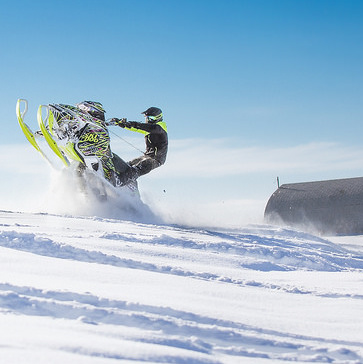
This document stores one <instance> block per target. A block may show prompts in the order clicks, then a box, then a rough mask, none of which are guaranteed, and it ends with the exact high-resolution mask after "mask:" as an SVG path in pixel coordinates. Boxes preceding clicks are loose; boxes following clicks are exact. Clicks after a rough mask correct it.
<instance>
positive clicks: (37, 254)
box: [0, 211, 363, 364]
mask: <svg viewBox="0 0 363 364" xmlns="http://www.w3.org/2000/svg"><path fill="white" fill-rule="evenodd" d="M0 325H1V326H0V327H1V329H0V357H1V363H17V364H18V363H37V364H42V363H47V364H48V363H52V364H53V363H62V364H63V363H116V362H118V361H120V362H130V363H135V362H150V363H286V362H289V361H291V362H314V363H315V362H316V363H362V362H363V238H362V237H334V238H326V239H324V238H321V237H316V236H313V235H309V234H307V233H303V232H298V231H294V230H289V229H285V228H279V227H273V226H267V225H250V226H246V227H242V228H239V229H234V230H232V229H202V228H190V227H189V228H188V227H183V226H175V225H170V224H162V223H157V224H155V223H141V222H131V221H127V220H126V219H124V220H120V219H110V218H105V217H103V218H101V217H86V216H83V217H82V216H77V215H73V216H66V215H62V214H51V213H30V212H16V211H0Z"/></svg>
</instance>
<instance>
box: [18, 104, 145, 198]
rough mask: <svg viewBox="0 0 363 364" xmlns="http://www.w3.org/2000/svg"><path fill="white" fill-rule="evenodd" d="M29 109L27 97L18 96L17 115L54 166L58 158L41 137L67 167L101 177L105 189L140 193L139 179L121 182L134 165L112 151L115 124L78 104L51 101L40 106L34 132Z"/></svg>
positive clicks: (86, 175)
mask: <svg viewBox="0 0 363 364" xmlns="http://www.w3.org/2000/svg"><path fill="white" fill-rule="evenodd" d="M22 104H24V109H23V111H21V105H22ZM27 111H28V102H27V100H24V99H18V101H17V105H16V115H17V118H18V122H19V125H20V127H21V129H22V131H23V132H24V134H25V136H26V138H27V139H28V141H29V142H30V143H31V145H32V146H33V147H34V148H35V149H36V150H37V151H38V152H39V153H40V154H41V155H42V156H43V157H44V158H45V159H46V160H47V161H48V162H49V163H50V164H51V165H52V166H53V167H54V162H52V161H51V158H49V153H48V154H47V152H45V150H44V149H43V148H42V147H41V146H40V143H39V142H38V140H39V139H45V141H46V144H47V145H48V146H49V147H50V149H51V151H52V152H53V153H54V154H55V155H56V156H57V157H58V158H59V160H60V161H61V162H62V163H63V164H64V165H65V166H66V167H72V168H74V169H75V170H76V171H77V173H78V175H79V177H80V178H83V179H84V180H87V181H89V180H92V179H93V180H95V179H98V182H102V183H101V184H102V185H103V189H107V190H108V191H110V189H111V190H112V189H113V190H114V191H113V192H115V189H116V190H117V189H119V188H127V189H129V190H131V191H133V192H134V193H135V194H138V187H137V181H135V180H132V181H129V182H128V183H127V184H126V185H123V184H122V183H121V180H122V178H121V177H122V175H123V174H126V173H128V172H129V170H130V168H131V167H130V165H129V164H128V163H126V162H125V161H124V160H122V159H121V158H120V157H118V156H117V155H116V154H114V153H112V151H111V148H110V136H109V132H108V128H107V127H108V126H109V125H112V124H110V123H108V122H107V121H102V120H100V119H97V118H95V117H92V116H91V115H89V114H87V113H85V112H83V111H82V110H80V109H79V108H77V107H75V106H71V105H65V104H48V105H40V106H39V108H38V113H37V120H38V125H39V128H40V130H39V131H37V132H33V131H32V130H31V128H30V127H29V126H28V125H27V124H26V123H25V122H24V116H25V114H26V113H27ZM44 113H45V116H44V117H43V114H44ZM48 152H49V151H48ZM98 184H99V183H98ZM98 188H99V187H98ZM103 194H104V195H105V194H106V193H105V192H103Z"/></svg>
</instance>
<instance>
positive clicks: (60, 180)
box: [42, 168, 162, 223]
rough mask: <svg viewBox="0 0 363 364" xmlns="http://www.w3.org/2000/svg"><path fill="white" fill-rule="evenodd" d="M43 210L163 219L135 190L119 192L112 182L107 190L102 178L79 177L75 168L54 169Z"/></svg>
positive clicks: (145, 219) (140, 218) (128, 218)
mask: <svg viewBox="0 0 363 364" xmlns="http://www.w3.org/2000/svg"><path fill="white" fill-rule="evenodd" d="M97 182H98V183H97ZM110 194H112V196H111V198H110ZM42 210H44V211H46V212H49V213H55V214H66V215H68V214H70V215H81V216H98V217H105V218H113V219H122V220H130V221H134V222H145V223H162V221H161V219H158V218H157V217H156V216H155V215H154V214H153V212H152V211H151V210H150V209H149V207H148V206H147V205H145V204H144V203H143V202H142V201H141V199H140V197H139V196H138V195H137V194H136V193H135V192H132V191H131V190H129V189H127V188H124V189H120V190H119V191H117V192H116V191H115V190H114V189H112V188H111V186H110V188H107V191H106V189H105V188H104V186H102V185H101V183H100V181H89V180H85V179H80V178H79V176H77V172H76V171H75V170H74V168H64V169H62V170H60V171H53V172H52V175H51V183H50V188H49V190H48V191H47V193H46V195H45V199H44V202H43V206H42Z"/></svg>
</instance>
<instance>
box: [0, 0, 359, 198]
mask: <svg viewBox="0 0 363 364" xmlns="http://www.w3.org/2000/svg"><path fill="white" fill-rule="evenodd" d="M362 19H363V2H362V1H358V0H357V1H350V0H344V1H343V0H341V1H335V0H311V1H310V0H305V1H303V0H295V1H292V0H289V1H279V0H276V1H271V0H269V1H267V0H265V1H263V0H253V1H252V0H250V1H244V0H239V1H234V0H226V1H222V0H219V1H216V0H183V1H179V0H138V1H134V0H126V1H125V0H105V1H103V2H102V3H101V2H99V1H92V0H89V1H68V0H66V1H22V0H20V1H17V2H12V3H10V2H7V3H6V5H3V6H2V11H1V13H0V24H1V25H0V26H1V32H0V37H1V38H0V39H1V58H0V80H1V85H2V87H1V89H0V96H1V98H0V100H1V101H0V102H1V109H2V111H3V112H2V118H1V119H2V121H1V124H2V133H1V135H0V142H1V145H2V146H6V145H8V144H13V143H25V141H24V137H23V135H22V134H21V133H20V132H19V128H18V126H17V124H16V118H15V104H16V100H17V99H18V98H20V97H21V98H26V99H28V101H29V113H28V116H27V117H28V124H30V125H31V124H32V123H33V122H34V125H35V116H36V110H37V107H38V105H39V104H47V103H52V102H56V103H69V104H74V103H76V102H79V101H81V100H83V99H94V100H98V101H101V102H102V103H103V104H104V107H105V108H106V110H107V117H114V116H120V117H121V116H125V117H127V118H129V119H130V120H142V118H141V116H140V112H141V111H143V110H145V109H146V108H147V107H149V106H152V105H153V106H158V107H161V108H162V109H163V111H164V115H165V119H166V121H167V123H168V128H169V135H170V139H171V141H174V145H175V146H176V145H177V146H178V147H177V148H176V147H175V149H174V150H175V153H174V154H171V156H170V163H174V164H173V165H172V166H169V167H168V168H169V169H170V170H174V169H173V168H178V167H176V165H177V166H183V168H184V170H185V175H184V178H186V179H187V178H194V180H195V181H196V180H197V179H198V180H199V178H203V175H204V176H206V175H207V174H208V173H207V172H206V171H205V169H206V168H205V167H207V170H218V171H219V173H218V174H217V175H214V177H209V178H212V182H213V183H214V184H215V185H216V186H217V187H216V188H217V190H213V188H212V187H211V184H212V185H213V183H211V181H210V180H207V179H206V178H205V180H204V181H203V190H204V191H205V196H206V199H207V196H209V195H213V196H222V195H221V193H222V192H221V190H223V189H224V188H223V186H228V188H227V189H228V190H229V191H233V190H234V193H231V192H229V194H228V196H227V195H226V196H225V198H226V199H227V198H228V199H233V198H234V199H239V198H240V199H249V198H250V197H256V195H258V193H256V188H258V190H259V191H263V193H262V194H261V196H262V197H261V198H263V199H265V198H266V197H268V196H269V195H270V193H272V192H273V191H274V188H275V187H276V186H274V185H273V183H272V182H271V181H272V180H273V181H274V180H275V177H276V175H278V174H282V175H283V176H284V179H285V182H291V181H295V180H309V179H323V178H342V177H350V176H356V175H360V174H359V173H361V172H360V171H361V170H362V169H363V168H360V163H361V157H360V152H361V144H362V142H361V140H362V133H363V127H362V119H363V109H362V91H363V71H362V69H363V68H362V64H363V45H362V44H363V22H362ZM32 118H34V121H32V120H31V119H32ZM123 136H126V137H128V136H129V135H124V134H123ZM130 137H131V136H130ZM132 137H133V136H132ZM141 147H142V141H141ZM170 148H171V153H173V145H172V144H171V146H170ZM183 148H188V153H187V152H186V153H184V157H183ZM307 150H308V152H307ZM185 151H186V149H185ZM298 151H301V153H304V152H305V157H306V160H304V161H302V160H301V159H302V158H303V156H302V155H301V154H299V152H298ZM193 153H194V154H193ZM314 153H315V154H314ZM119 154H121V155H122V152H121V153H119ZM191 154H192V156H191ZM352 155H353V156H354V159H353V160H352V158H353V157H352ZM176 156H178V159H176ZM264 156H265V157H264ZM271 156H275V159H273V160H271ZM294 156H295V157H294ZM325 156H326V158H325ZM183 158H184V159H183ZM284 158H292V159H293V158H295V161H296V163H295V166H294V159H293V160H292V161H290V160H289V161H285V162H286V163H285V162H284ZM324 158H325V159H324ZM297 159H298V160H297ZM192 160H193V162H194V161H195V162H196V163H195V165H200V166H201V167H200V169H199V170H200V174H199V175H198V173H197V172H198V171H192V170H193V168H190V166H188V164H192ZM316 160H318V161H320V162H319V163H321V164H318V165H317V166H315V167H313V168H312V167H311V165H310V166H309V163H313V162H314V163H318V162H317V161H316ZM342 160H343V162H341V161H342ZM299 161H300V162H301V163H300V162H299ZM189 162H190V163H189ZM231 162H232V163H235V164H236V165H238V166H239V167H238V168H236V170H241V171H240V172H238V173H231V172H230V170H231V167H230V166H229V167H228V171H227V170H226V169H224V168H223V166H224V164H226V165H229V164H230V163H231ZM262 162H264V163H262ZM279 162H281V164H278V163H279ZM274 163H276V167H275V165H274ZM251 165H253V166H255V167H254V168H252V170H251V169H249V168H250V167H249V166H251ZM337 165H339V166H340V169H337ZM256 166H260V169H259V170H258V168H257V167H256ZM287 166H288V167H287ZM362 167H363V165H362ZM163 168H165V170H164V172H162V171H160V172H159V171H158V172H157V174H159V175H160V176H162V178H164V179H165V180H167V178H168V175H167V172H168V168H166V167H163ZM180 168H181V167H180ZM226 168H227V167H226ZM232 169H233V168H232ZM202 170H203V172H202ZM243 171H244V172H243ZM173 173H174V172H173ZM157 174H155V175H154V178H156V176H157ZM231 175H233V178H232V177H231ZM224 176H226V177H227V178H228V180H224V179H223V177H224ZM169 177H170V176H169ZM145 178H149V177H145ZM150 178H153V177H152V176H150ZM206 180H207V181H208V182H206ZM261 180H264V181H268V183H267V184H266V185H264V186H262V185H261ZM183 182H184V186H185V185H187V184H188V183H187V182H186V181H185V180H184V181H183ZM199 182H200V180H199ZM158 183H159V182H158ZM218 183H219V185H218ZM151 184H152V183H151V182H150V185H151ZM195 184H196V185H197V182H195ZM200 184H201V182H200ZM170 185H171V186H172V187H174V188H176V187H175V186H177V183H176V182H175V180H174V181H173V182H170ZM189 185H190V184H189ZM207 185H208V187H207ZM238 186H239V187H238ZM257 186H258V187H257ZM172 187H170V189H172ZM178 188H179V187H178ZM237 191H238V192H237ZM241 191H244V192H241ZM207 192H208V193H207ZM198 195H199V196H200V195H201V193H199V194H198ZM221 198H222V197H221ZM223 198H224V197H223Z"/></svg>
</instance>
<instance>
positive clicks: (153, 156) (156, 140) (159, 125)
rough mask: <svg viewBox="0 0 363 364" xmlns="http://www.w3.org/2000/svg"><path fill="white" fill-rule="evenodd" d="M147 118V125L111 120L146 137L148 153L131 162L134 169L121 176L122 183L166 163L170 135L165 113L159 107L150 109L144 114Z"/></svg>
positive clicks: (124, 120)
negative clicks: (164, 119)
mask: <svg viewBox="0 0 363 364" xmlns="http://www.w3.org/2000/svg"><path fill="white" fill-rule="evenodd" d="M141 114H144V116H145V123H139V122H137V121H127V119H126V118H123V119H118V118H113V119H111V123H114V124H116V125H118V126H120V127H121V128H125V129H128V130H131V131H136V132H139V133H142V134H144V135H145V143H146V151H145V152H144V155H142V156H141V157H138V158H136V159H133V160H132V161H130V162H129V165H130V166H131V167H132V168H131V169H130V170H129V173H126V174H124V176H121V178H122V183H127V181H129V180H136V179H137V178H138V177H140V176H142V175H144V174H147V173H149V172H150V171H151V170H153V169H155V168H157V167H160V166H161V165H163V164H164V163H165V160H166V155H167V152H168V133H167V127H166V123H165V122H163V113H162V111H161V109H159V108H158V107H154V106H152V107H149V108H148V109H147V110H145V111H144V112H142V113H141Z"/></svg>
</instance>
